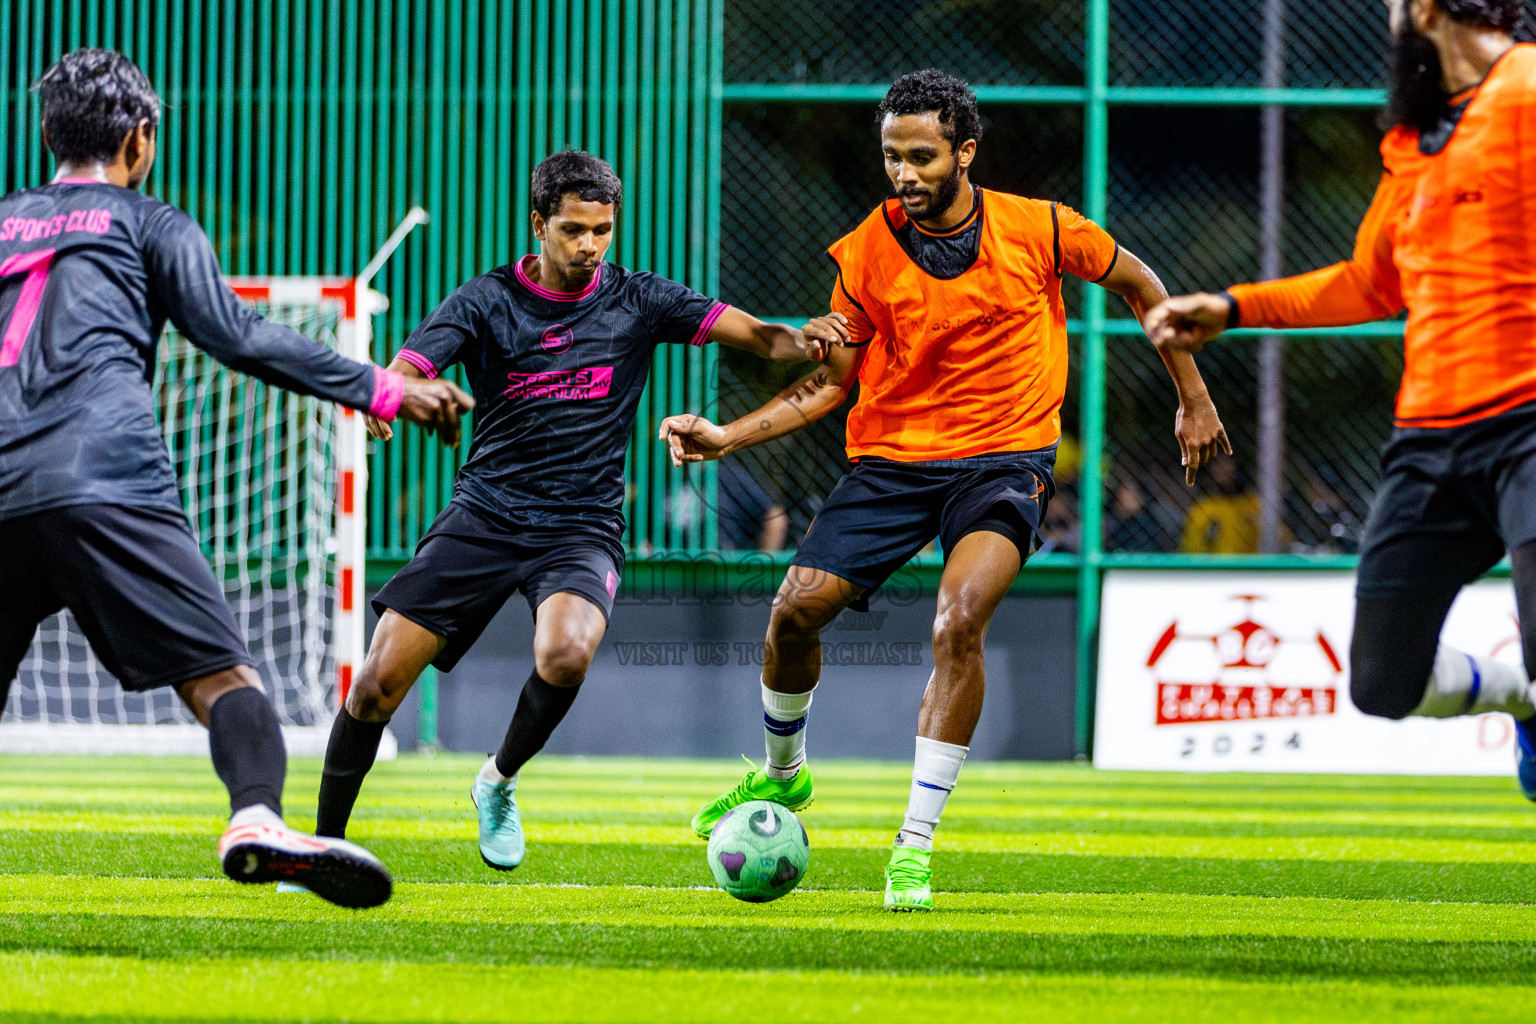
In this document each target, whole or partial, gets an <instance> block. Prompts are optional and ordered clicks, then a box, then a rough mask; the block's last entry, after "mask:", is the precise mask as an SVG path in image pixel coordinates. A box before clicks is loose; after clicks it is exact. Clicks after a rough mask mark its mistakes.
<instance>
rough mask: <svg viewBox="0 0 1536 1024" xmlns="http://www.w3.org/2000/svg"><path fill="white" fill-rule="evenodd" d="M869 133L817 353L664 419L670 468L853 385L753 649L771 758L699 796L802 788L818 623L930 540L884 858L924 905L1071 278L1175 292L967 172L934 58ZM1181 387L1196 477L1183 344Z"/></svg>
mask: <svg viewBox="0 0 1536 1024" xmlns="http://www.w3.org/2000/svg"><path fill="white" fill-rule="evenodd" d="M879 123H880V144H881V148H882V150H883V152H884V156H885V169H886V173H887V174H888V175H889V176H890V179H891V184H892V186H893V187H894V190H895V193H896V195H895V196H894V197H893V198H891V199H889V200H887V201H886V202H884V203H882V204H881V205H880V206H879V207H878V208H876V209H875V211H874V212H873V213H871V214H870V215H869V216H868V217H867V218H866V219H865V220H864V222H863V223H862V224H860V225H859V226H858V227H857V228H855V229H854V230H853V232H852V233H850V234H848V235H847V236H846V237H844V238H842V239H840V240H839V241H838V242H836V243H835V244H834V245H833V246H832V248H831V250H830V253H831V256H832V258H833V260H834V261H835V262H836V263H837V267H838V275H837V282H836V284H835V285H834V287H833V291H832V311H831V312H830V313H828V314H827V315H826V316H822V317H818V318H817V319H815V320H813V321H811V323H810V324H808V325H807V326H806V328H805V335H806V337H807V338H809V339H816V340H820V341H823V342H825V343H827V344H828V348H829V352H830V354H829V356H828V357H827V360H826V363H825V365H823V366H822V367H820V368H819V369H817V370H816V371H815V372H814V373H812V374H811V375H810V376H808V377H806V378H804V379H803V380H801V381H799V382H798V383H796V384H795V385H793V386H792V387H790V388H789V389H788V390H786V391H785V392H784V393H783V394H781V395H779V396H778V397H777V398H775V399H774V400H773V401H771V402H769V403H768V404H767V405H765V406H763V407H762V408H761V409H759V410H757V411H756V412H753V413H751V414H750V415H748V416H744V417H742V418H741V419H739V420H737V421H736V422H734V423H730V424H727V425H724V426H717V425H715V424H713V423H710V422H708V421H707V420H703V419H701V418H699V417H696V416H673V417H669V418H668V419H666V420H665V421H663V423H662V426H661V436H662V437H663V438H664V439H667V440H668V441H669V444H670V446H671V452H672V458H673V462H674V464H678V465H681V464H682V463H684V462H701V461H705V460H709V459H717V458H720V457H721V456H723V455H727V454H729V453H731V452H734V451H738V450H740V449H742V448H747V447H750V446H752V445H756V444H761V443H763V442H764V441H769V440H772V439H773V438H776V437H782V436H784V435H785V434H788V433H790V432H791V431H794V430H797V429H799V428H800V427H803V426H805V425H806V424H807V423H810V422H812V421H813V420H816V419H819V418H820V417H822V416H825V415H826V414H827V413H829V412H831V411H832V410H833V409H836V408H837V407H838V406H839V405H841V404H842V403H843V401H844V400H845V399H846V398H847V397H848V394H849V392H850V391H851V390H852V388H853V385H854V383H855V381H857V382H858V384H859V399H858V402H857V404H856V405H855V406H854V408H853V411H852V412H851V413H850V414H849V417H848V456H849V458H850V460H852V462H853V463H854V465H853V469H852V471H851V472H850V473H849V474H848V475H847V476H845V477H843V478H842V480H841V481H839V482H838V484H837V486H836V487H835V488H834V489H833V491H832V494H831V495H830V496H829V497H828V498H827V501H826V503H825V504H823V505H822V507H821V511H820V512H819V514H818V515H817V516H816V520H815V522H813V523H812V524H811V528H810V530H809V531H808V532H807V533H806V536H805V540H804V542H803V543H802V544H801V545H800V549H799V551H798V553H797V554H796V556H795V559H794V562H793V565H792V566H791V568H790V570H789V573H788V575H787V576H786V578H785V580H784V583H783V585H782V586H781V587H780V588H779V591H778V595H777V596H776V597H775V599H774V604H773V612H772V616H771V619H770V621H769V625H768V638H767V644H766V651H765V661H764V665H763V689H762V697H763V712H764V715H763V724H764V729H765V740H766V745H767V750H768V758H767V763H766V764H765V766H764V767H763V768H762V769H761V770H754V771H752V772H749V773H748V774H747V776H746V778H744V779H743V780H742V782H741V784H740V785H738V786H737V787H736V788H735V789H733V790H732V791H731V792H729V793H726V794H725V795H723V796H721V797H720V798H719V799H716V800H714V801H712V802H710V803H709V804H707V805H705V806H704V807H703V808H701V809H700V811H699V813H698V814H697V815H695V817H694V819H693V827H694V830H695V831H696V832H697V833H698V834H699V835H701V836H707V835H709V833H710V831H711V830H712V829H713V828H714V826H715V823H716V822H718V821H719V820H720V818H721V817H723V816H724V815H725V814H727V813H729V811H730V810H731V808H733V807H736V806H738V805H740V804H741V803H743V802H746V801H748V800H772V801H775V802H777V803H780V804H783V805H785V806H787V807H789V808H790V809H791V810H798V809H800V808H802V807H805V806H806V805H808V804H809V803H810V802H811V796H812V783H811V773H810V769H809V768H808V767H807V766H806V763H805V725H806V718H807V713H808V711H809V709H810V705H811V693H812V691H813V690H814V689H815V687H816V683H817V681H818V679H819V677H820V675H821V641H820V633H821V631H822V629H824V628H825V627H826V626H827V625H829V624H830V623H831V622H832V620H833V619H835V618H836V617H837V615H838V614H839V613H840V612H841V611H842V610H843V609H844V608H845V607H847V606H848V605H849V604H850V603H851V602H853V601H855V600H856V599H860V598H866V599H867V597H868V595H869V594H870V593H871V592H872V591H874V590H875V589H876V588H877V587H879V586H880V584H881V583H882V582H884V581H885V579H886V578H887V577H888V576H890V575H891V574H892V573H893V572H895V571H896V570H897V569H899V568H900V567H901V566H902V565H904V564H905V563H906V562H907V561H908V560H909V559H910V558H911V557H912V556H913V555H914V554H916V553H917V552H918V551H919V550H921V549H922V548H923V547H924V546H925V545H927V544H928V543H930V542H931V541H932V540H933V539H934V538H935V537H937V538H938V539H939V540H940V542H941V543H942V545H943V548H944V555H945V565H944V572H943V576H942V579H941V582H940V585H939V594H938V615H937V617H936V618H935V620H934V624H933V656H934V670H933V675H932V676H931V678H930V679H929V681H928V689H927V691H926V693H925V694H924V695H923V703H922V711H921V714H920V715H919V717H918V737H917V755H916V763H915V767H914V770H913V774H912V788H911V793H910V799H909V802H908V805H907V813H906V819H905V821H904V822H903V824H902V826H901V830H900V831H899V832H898V833H897V835H896V843H895V849H894V850H893V851H892V854H891V860H890V864H889V866H888V867H887V868H886V892H885V906H886V908H887V909H890V910H927V909H930V908H931V907H932V905H933V899H932V894H931V892H930V889H929V879H930V877H931V870H930V867H929V859H930V856H931V853H932V850H933V833H934V828H935V826H936V825H937V824H938V821H939V815H940V812H941V811H942V810H943V808H944V803H945V801H946V800H947V799H948V797H949V794H950V791H951V790H953V789H954V787H955V783H956V780H957V779H958V778H959V774H960V766H961V764H962V763H963V762H964V760H965V755H966V753H967V750H968V744H969V743H970V741H971V735H972V733H973V732H974V731H975V728H976V722H977V720H978V718H979V717H980V715H981V704H982V695H983V691H984V689H985V675H984V670H983V665H982V642H983V640H984V639H985V637H986V632H987V624H988V622H989V621H990V620H991V618H992V614H993V612H994V611H995V610H996V609H997V606H998V604H999V602H1001V601H1002V599H1003V596H1004V595H1005V594H1007V592H1008V588H1009V587H1010V586H1011V585H1012V583H1013V581H1014V578H1015V577H1016V576H1017V575H1018V573H1019V570H1020V568H1021V567H1022V566H1023V563H1024V561H1025V560H1026V559H1027V558H1028V557H1029V555H1030V554H1031V552H1032V551H1033V550H1034V549H1035V547H1036V531H1037V530H1038V528H1039V526H1040V521H1041V518H1042V516H1043V515H1044V513H1045V508H1046V504H1047V503H1048V502H1049V501H1050V499H1051V495H1052V494H1053V493H1054V491H1055V485H1054V483H1053V481H1052V477H1051V471H1052V465H1053V463H1054V461H1055V456H1056V446H1057V444H1058V443H1059V441H1060V439H1061V403H1062V398H1063V396H1064V394H1065V391H1066V383H1067V332H1066V309H1065V307H1064V305H1063V303H1062V296H1061V279H1062V277H1063V276H1064V275H1066V274H1075V275H1077V276H1078V277H1080V278H1083V279H1084V280H1087V281H1092V282H1094V283H1096V284H1099V285H1101V286H1103V287H1105V288H1108V289H1109V290H1110V291H1113V292H1115V293H1117V294H1119V295H1121V296H1123V297H1125V299H1126V300H1127V301H1128V302H1129V303H1130V305H1131V308H1132V309H1133V310H1135V312H1136V313H1137V315H1138V316H1140V315H1142V314H1144V313H1145V312H1147V311H1149V310H1150V309H1152V307H1154V306H1155V305H1156V304H1157V303H1158V302H1159V301H1161V300H1162V299H1163V298H1165V297H1166V295H1167V293H1166V292H1165V291H1164V289H1163V286H1162V284H1161V283H1160V282H1159V281H1158V279H1157V277H1156V276H1155V275H1154V274H1153V273H1152V272H1151V271H1150V270H1148V269H1147V267H1146V266H1145V265H1144V264H1143V263H1142V262H1141V261H1140V260H1138V259H1137V258H1136V257H1135V256H1133V255H1131V254H1130V253H1129V252H1127V251H1125V250H1124V249H1121V248H1120V247H1119V246H1117V245H1116V244H1115V241H1114V239H1112V238H1110V237H1109V235H1107V234H1106V233H1105V232H1104V231H1103V230H1102V229H1101V228H1099V227H1098V226H1097V225H1096V224H1094V223H1092V222H1091V221H1089V220H1087V219H1085V218H1083V217H1082V216H1080V215H1079V214H1077V213H1076V212H1074V211H1073V210H1070V209H1068V208H1067V207H1065V206H1062V205H1061V204H1060V203H1052V202H1046V201H1044V200H1038V199H1025V198H1022V197H1020V196H1014V195H1008V194H1006V193H1002V192H994V191H991V190H989V189H982V188H978V187H975V186H973V185H972V184H971V182H970V177H969V168H970V166H971V162H972V160H973V159H974V157H975V155H976V146H977V143H978V142H979V141H980V139H981V119H980V116H979V115H978V113H977V110H976V97H975V95H974V94H973V93H972V92H971V90H970V89H969V88H968V87H967V86H966V84H965V83H964V82H962V81H960V80H958V79H956V78H952V77H950V76H949V75H946V74H943V73H941V72H939V71H934V70H928V71H921V72H918V73H916V74H911V75H907V76H905V77H903V78H901V79H899V80H898V81H897V82H896V83H895V84H894V85H893V86H892V87H891V89H890V91H889V92H888V93H887V94H886V97H885V99H884V100H883V101H882V102H881V104H880V112H879ZM1162 356H1163V361H1164V362H1165V363H1166V364H1167V367H1168V370H1169V373H1170V374H1171V375H1172V377H1173V380H1174V384H1175V386H1176V387H1177V389H1178V394H1179V403H1180V405H1179V412H1178V416H1177V418H1176V420H1175V424H1176V425H1175V433H1176V435H1177V437H1178V442H1179V447H1180V450H1181V453H1182V459H1183V463H1184V466H1185V468H1186V474H1187V478H1188V479H1189V481H1190V482H1193V480H1194V474H1195V472H1196V471H1197V470H1198V469H1199V467H1200V466H1201V465H1202V464H1203V463H1205V462H1206V461H1208V460H1209V459H1211V458H1212V457H1214V455H1215V454H1216V451H1217V449H1218V448H1225V449H1227V450H1228V451H1229V452H1230V448H1229V447H1228V445H1227V440H1226V434H1225V432H1224V431H1223V430H1222V426H1221V421H1220V419H1219V418H1218V417H1217V415H1216V410H1215V409H1214V408H1213V407H1212V405H1211V401H1210V398H1209V397H1208V395H1207V394H1206V391H1205V386H1204V384H1203V383H1202V381H1201V380H1200V375H1199V373H1198V372H1197V371H1196V369H1195V364H1194V361H1193V359H1192V358H1191V357H1190V356H1189V355H1188V354H1187V353H1183V352H1164V353H1162Z"/></svg>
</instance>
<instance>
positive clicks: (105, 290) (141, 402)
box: [0, 50, 473, 907]
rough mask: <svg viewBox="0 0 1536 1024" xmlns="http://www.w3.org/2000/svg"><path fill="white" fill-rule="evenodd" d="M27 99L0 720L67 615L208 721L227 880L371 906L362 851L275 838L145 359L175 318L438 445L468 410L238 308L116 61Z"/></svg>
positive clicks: (250, 723)
mask: <svg viewBox="0 0 1536 1024" xmlns="http://www.w3.org/2000/svg"><path fill="white" fill-rule="evenodd" d="M37 91H38V92H40V93H41V95H42V107H43V111H42V115H43V116H42V126H43V139H44V142H45V143H46V144H47V145H48V147H49V149H51V150H52V151H53V154H54V157H55V158H56V160H57V161H58V173H57V175H56V176H55V178H54V180H53V181H52V182H51V183H49V184H48V185H45V186H43V187H41V188H33V189H23V190H21V191H18V192H13V193H11V194H10V195H8V196H6V197H5V198H4V199H0V570H3V574H4V580H3V585H0V709H3V708H4V706H5V698H6V696H7V693H8V691H9V690H10V685H11V681H12V680H14V679H15V678H16V674H17V670H18V668H19V667H20V663H21V659H22V657H23V656H24V655H25V654H26V652H27V649H28V648H29V647H30V646H31V643H32V637H33V635H34V633H35V632H36V630H37V624H38V623H39V622H41V621H42V620H43V619H44V618H46V617H47V616H49V615H52V614H54V613H55V612H57V611H59V609H61V608H68V609H69V610H70V611H72V612H73V613H74V616H75V619H76V621H77V622H78V623H79V624H80V628H81V629H82V630H83V631H84V633H85V635H86V637H87V639H88V640H89V641H90V644H91V647H92V649H93V650H94V651H95V652H96V656H97V657H99V658H100V659H101V661H102V664H104V665H105V666H106V667H107V668H108V669H109V670H110V671H111V672H112V674H113V675H115V676H117V678H118V679H119V680H120V681H121V682H122V685H123V687H124V688H125V689H129V690H146V689H151V688H154V687H159V686H171V687H174V688H175V689H176V692H177V693H178V694H179V695H180V697H181V698H182V700H184V701H185V702H186V703H187V705H188V707H190V708H191V709H192V711H193V713H194V714H195V715H196V716H197V719H198V721H200V722H202V723H203V724H204V725H205V726H207V727H208V731H209V742H210V746H211V748H212V753H213V763H214V767H215V769H216V770H217V771H218V774H219V777H220V778H221V779H222V780H223V781H224V784H225V785H226V786H227V787H228V788H229V798H230V810H231V812H232V817H231V818H230V823H229V828H228V830H227V831H226V832H225V833H224V836H223V838H222V840H221V841H220V843H219V855H220V858H221V860H222V862H223V867H224V871H225V873H226V874H228V875H229V876H230V877H231V878H233V879H235V880H236V881H240V882H270V881H276V880H281V879H288V878H303V879H305V881H306V884H307V885H308V886H309V887H310V888H311V889H313V890H314V891H315V892H317V893H318V894H319V895H321V896H324V897H325V898H326V899H328V900H331V901H332V902H335V903H339V904H342V905H343V906H359V907H360V906H373V905H376V904H378V903H382V902H383V901H384V900H386V899H388V897H389V892H390V885H391V883H390V878H389V875H388V873H387V872H386V871H385V870H384V868H383V866H382V865H380V864H379V862H378V860H376V859H375V858H374V857H373V856H372V855H371V854H369V853H368V852H367V851H365V850H363V849H361V848H360V847H357V846H353V845H352V844H350V843H344V842H337V841H335V840H333V839H317V838H315V837H313V836H306V835H303V834H301V833H298V832H295V831H293V830H292V829H290V828H288V827H287V825H285V824H284V823H283V820H282V817H281V812H282V803H281V800H282V791H283V776H284V773H285V771H286V765H287V754H286V751H285V750H284V748H283V737H282V733H281V731H280V730H279V727H278V721H277V716H276V714H275V713H274V712H273V710H272V706H271V705H270V704H269V703H268V702H267V698H266V696H265V695H264V694H263V692H262V686H261V678H260V676H258V675H257V673H256V670H255V669H254V668H253V667H252V666H251V658H250V655H249V653H247V651H246V647H245V640H244V638H243V637H242V636H241V635H240V630H239V628H238V626H236V624H235V620H234V616H233V615H232V614H231V613H230V610H229V607H228V605H226V604H225V602H224V595H223V592H222V590H221V589H220V587H219V584H218V581H217V580H215V579H214V576H213V570H212V569H210V568H209V566H208V563H207V562H206V561H204V559H203V556H202V553H201V551H200V550H199V548H198V544H197V541H196V539H195V538H194V537H193V535H192V531H191V528H190V526H189V524H188V522H187V518H186V515H185V513H184V512H183V511H182V507H181V502H180V499H179V496H178V494H177V489H176V475H175V472H174V470H173V469H172V468H171V460H170V456H169V454H168V453H167V452H166V449H165V444H164V442H163V441H162V440H161V437H160V430H159V427H158V425H157V423H156V419H155V410H154V407H153V403H152V400H151V393H150V381H151V380H152V379H153V376H154V371H155V346H156V344H157V343H158V341H159V338H160V334H161V331H162V330H163V329H164V327H165V324H166V321H167V320H169V321H170V322H171V323H174V324H175V325H176V326H177V328H179V329H180V330H181V331H182V332H183V333H184V334H185V335H186V336H187V337H188V338H189V339H190V340H191V341H192V343H193V344H195V345H197V346H198V347H199V348H202V349H203V350H204V351H206V352H208V353H209V354H210V355H212V356H214V357H215V358H217V359H219V360H220V361H221V362H223V363H225V364H227V365H229V366H231V367H233V368H235V369H237V370H241V371H243V372H246V373H249V374H251V375H252V376H255V377H258V378H260V379H262V380H264V381H267V382H268V383H271V384H275V385H278V386H280V387H284V388H288V389H289V390H292V391H298V392H301V393H303V394H310V395H317V396H319V397H322V398H326V399H330V400H332V401H335V402H340V403H342V404H343V405H348V406H351V407H352V408H355V409H359V410H363V411H366V412H368V413H370V414H372V415H373V416H375V417H378V418H379V419H380V420H388V419H392V418H394V417H395V416H404V417H406V418H408V419H411V420H413V421H415V422H418V423H422V424H425V425H428V426H431V427H437V428H441V429H442V431H443V432H444V435H445V437H446V438H448V439H450V440H451V439H453V438H454V437H456V436H457V431H458V417H459V413H460V411H461V410H464V409H467V408H469V407H471V406H472V405H473V403H472V402H471V401H470V399H469V397H468V396H467V395H465V394H464V393H463V392H462V391H460V390H458V389H457V388H455V387H453V386H452V385H446V384H444V383H441V382H427V381H422V380H407V379H405V378H404V377H402V376H401V375H400V374H398V373H395V372H392V371H384V370H380V369H378V368H377V367H373V366H368V365H365V364H363V363H357V362H353V361H352V360H349V359H344V358H342V357H341V356H339V355H337V354H336V353H335V352H332V351H330V350H329V349H326V348H325V347H324V346H322V345H320V344H318V343H316V342H314V341H312V340H310V339H308V338H305V337H304V336H302V335H300V334H297V333H295V332H293V331H290V330H288V329H287V328H284V327H279V326H277V325H275V324H270V323H267V322H265V321H264V320H262V319H261V317H259V316H257V315H256V314H255V312H253V311H252V310H251V309H250V308H248V307H247V306H245V305H243V304H242V303H241V302H240V300H239V299H238V298H236V297H235V294H234V293H233V292H232V291H230V289H229V287H228V286H227V285H225V284H224V282H223V278H222V276H221V275H220V272H219V265H218V262H217V260H216V259H215V257H214V254H213V249H212V247H211V246H210V245H209V244H208V239H207V237H206V236H205V235H204V234H203V232H202V230H201V229H200V228H199V227H198V226H197V224H196V223H195V222H194V221H193V220H192V219H191V218H190V217H188V216H187V215H186V214H185V213H183V212H181V211H180V210H177V209H175V208H173V207H170V206H167V205H166V204H165V203H162V202H160V201H159V200H156V199H151V198H148V197H147V196H144V195H142V194H141V193H140V192H139V191H138V189H139V187H140V186H141V185H143V183H144V179H145V178H146V177H147V176H148V174H149V170H150V167H151V166H152V165H153V163H154V159H155V128H156V126H157V125H158V123H159V119H160V101H159V98H158V97H157V96H156V95H155V92H154V89H153V88H152V87H151V86H150V83H149V80H148V79H146V78H145V77H144V74H143V72H142V71H140V70H139V69H138V68H137V67H135V66H134V65H133V63H132V62H131V61H129V60H128V59H127V58H126V57H124V56H122V55H121V54H118V53H113V52H110V51H106V50H79V51H76V52H74V53H70V54H68V55H66V56H65V57H64V58H63V59H61V60H60V61H59V62H58V63H57V64H55V65H54V66H53V67H52V68H50V69H49V70H48V71H47V72H46V73H45V74H44V75H43V77H42V78H41V79H40V80H39V81H38V83H37Z"/></svg>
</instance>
